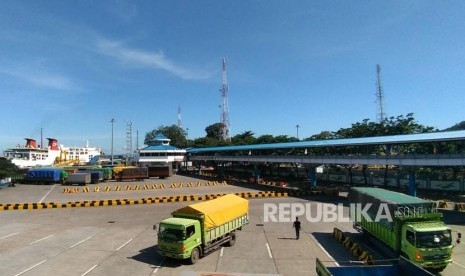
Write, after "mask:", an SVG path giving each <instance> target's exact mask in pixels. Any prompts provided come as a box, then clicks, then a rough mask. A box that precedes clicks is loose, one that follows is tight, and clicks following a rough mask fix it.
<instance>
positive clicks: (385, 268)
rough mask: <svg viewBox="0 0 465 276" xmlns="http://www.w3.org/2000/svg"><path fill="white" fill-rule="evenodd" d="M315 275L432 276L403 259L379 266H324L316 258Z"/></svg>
mask: <svg viewBox="0 0 465 276" xmlns="http://www.w3.org/2000/svg"><path fill="white" fill-rule="evenodd" d="M316 273H317V275H318V276H350V275H357V276H372V275H377V276H404V275H405V276H407V275H408V276H413V275H415V276H433V275H434V274H432V273H430V272H429V271H427V270H425V269H423V268H421V267H419V266H417V265H415V264H414V263H412V262H411V261H409V260H407V259H405V258H404V257H402V256H401V257H399V259H398V260H397V261H394V262H393V263H387V264H379V265H347V266H332V267H331V266H326V265H325V264H324V263H323V262H322V261H320V259H318V258H316Z"/></svg>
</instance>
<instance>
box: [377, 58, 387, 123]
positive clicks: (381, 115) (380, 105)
mask: <svg viewBox="0 0 465 276" xmlns="http://www.w3.org/2000/svg"><path fill="white" fill-rule="evenodd" d="M376 106H377V114H376V117H377V118H376V119H377V120H378V121H379V122H382V121H384V119H385V118H386V113H385V109H384V92H383V86H382V84H381V66H380V65H379V64H377V65H376Z"/></svg>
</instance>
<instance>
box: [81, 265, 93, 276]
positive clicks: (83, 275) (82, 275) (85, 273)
mask: <svg viewBox="0 0 465 276" xmlns="http://www.w3.org/2000/svg"><path fill="white" fill-rule="evenodd" d="M96 267H97V265H94V266H93V267H91V268H89V269H88V270H87V271H86V272H84V273H83V274H81V276H85V275H87V273H89V272H91V271H92V270H93V269H94V268H96Z"/></svg>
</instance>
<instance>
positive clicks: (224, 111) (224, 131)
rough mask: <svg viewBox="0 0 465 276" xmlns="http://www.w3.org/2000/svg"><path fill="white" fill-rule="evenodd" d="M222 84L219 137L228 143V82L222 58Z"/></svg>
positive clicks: (224, 60)
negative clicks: (221, 127) (220, 129)
mask: <svg viewBox="0 0 465 276" xmlns="http://www.w3.org/2000/svg"><path fill="white" fill-rule="evenodd" d="M222 70H223V83H222V85H221V89H220V91H221V98H222V100H223V103H222V104H221V123H222V124H223V129H222V133H221V137H222V138H223V141H229V140H230V137H229V105H228V91H229V87H228V81H227V79H226V58H223V69H222Z"/></svg>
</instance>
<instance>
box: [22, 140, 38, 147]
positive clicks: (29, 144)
mask: <svg viewBox="0 0 465 276" xmlns="http://www.w3.org/2000/svg"><path fill="white" fill-rule="evenodd" d="M24 139H26V148H32V149H35V148H37V143H36V140H34V139H30V138H24Z"/></svg>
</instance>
